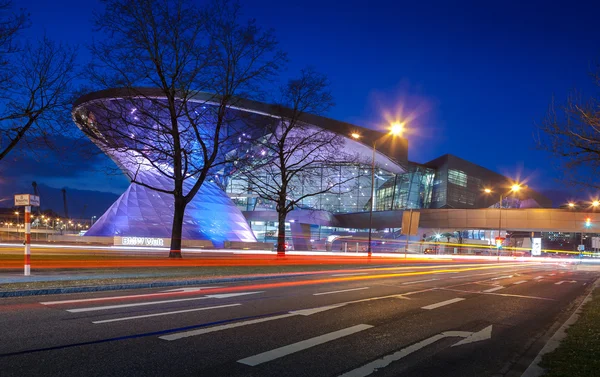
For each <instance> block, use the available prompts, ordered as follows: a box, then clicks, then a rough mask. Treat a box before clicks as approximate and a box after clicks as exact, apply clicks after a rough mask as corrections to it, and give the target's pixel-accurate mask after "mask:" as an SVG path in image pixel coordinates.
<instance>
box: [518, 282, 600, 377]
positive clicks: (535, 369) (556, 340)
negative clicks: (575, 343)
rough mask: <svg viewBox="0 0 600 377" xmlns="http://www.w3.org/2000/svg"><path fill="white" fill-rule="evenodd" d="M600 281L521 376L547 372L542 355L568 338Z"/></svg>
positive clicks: (538, 375) (533, 375) (538, 376)
mask: <svg viewBox="0 0 600 377" xmlns="http://www.w3.org/2000/svg"><path fill="white" fill-rule="evenodd" d="M599 282H600V279H597V280H596V281H595V282H594V284H593V285H592V290H591V291H590V293H588V294H587V296H585V298H584V299H583V301H582V302H581V303H580V304H579V306H577V309H575V311H574V312H573V314H571V316H570V317H569V319H567V320H566V321H565V323H563V324H562V326H560V327H559V329H558V330H556V332H555V333H554V335H552V337H551V338H550V339H549V340H548V341H547V342H546V344H545V345H544V347H543V348H542V349H541V350H540V352H539V353H538V354H537V356H536V357H535V359H533V361H532V362H531V364H529V367H527V369H526V370H525V372H523V374H522V375H521V377H540V376H542V375H543V374H544V373H545V372H546V371H545V370H544V369H543V368H542V367H540V365H539V364H540V362H541V361H542V357H543V356H544V355H545V354H547V353H550V352H552V351H554V350H555V349H557V348H558V346H559V345H560V342H561V341H562V340H563V339H564V338H566V336H567V332H566V331H567V329H568V328H569V327H571V326H572V325H573V324H574V323H575V322H577V320H578V319H579V316H580V315H581V310H582V308H583V305H585V304H587V303H588V302H589V301H591V300H592V293H594V290H596V288H597V287H598V285H599Z"/></svg>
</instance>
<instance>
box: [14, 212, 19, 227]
mask: <svg viewBox="0 0 600 377" xmlns="http://www.w3.org/2000/svg"><path fill="white" fill-rule="evenodd" d="M15 215H17V224H18V223H19V211H15Z"/></svg>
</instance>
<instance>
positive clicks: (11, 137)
mask: <svg viewBox="0 0 600 377" xmlns="http://www.w3.org/2000/svg"><path fill="white" fill-rule="evenodd" d="M11 6H12V3H11V2H10V1H8V0H5V1H0V93H1V94H0V160H2V159H4V158H5V157H6V156H7V155H8V153H9V152H11V151H12V150H13V149H14V148H15V147H16V146H17V144H19V142H21V141H26V142H28V143H30V146H32V147H37V146H39V144H40V142H42V143H44V142H45V143H48V138H47V137H48V135H50V134H61V133H63V131H64V130H65V127H66V126H67V125H68V124H69V122H68V118H66V116H65V115H67V114H68V111H67V108H68V104H69V102H70V100H71V98H70V94H71V83H72V80H73V79H74V77H75V51H74V49H71V48H68V47H66V46H63V45H61V44H57V43H54V42H52V41H50V40H49V39H48V38H46V37H44V38H42V39H41V40H40V41H39V42H38V43H23V44H18V43H17V42H16V39H17V38H18V34H19V32H20V31H21V30H22V29H23V28H24V27H26V26H27V23H28V17H27V15H26V14H25V13H24V12H23V11H19V12H17V13H13V14H11V13H10V10H11Z"/></svg>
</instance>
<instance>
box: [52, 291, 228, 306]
mask: <svg viewBox="0 0 600 377" xmlns="http://www.w3.org/2000/svg"><path fill="white" fill-rule="evenodd" d="M210 288H222V287H199V289H198V290H200V289H210ZM181 289H191V288H177V289H171V290H168V291H161V292H162V293H147V294H143V295H128V296H111V297H96V298H82V299H76V300H62V301H45V302H40V304H42V305H61V304H76V303H78V302H95V301H109V300H122V299H126V298H146V297H155V296H162V297H165V296H168V293H171V292H175V291H179V290H181Z"/></svg>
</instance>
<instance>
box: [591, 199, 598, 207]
mask: <svg viewBox="0 0 600 377" xmlns="http://www.w3.org/2000/svg"><path fill="white" fill-rule="evenodd" d="M598 206H600V202H599V201H597V200H594V201H593V202H592V207H594V208H596V207H598Z"/></svg>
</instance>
